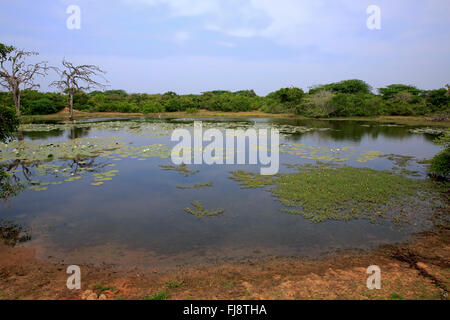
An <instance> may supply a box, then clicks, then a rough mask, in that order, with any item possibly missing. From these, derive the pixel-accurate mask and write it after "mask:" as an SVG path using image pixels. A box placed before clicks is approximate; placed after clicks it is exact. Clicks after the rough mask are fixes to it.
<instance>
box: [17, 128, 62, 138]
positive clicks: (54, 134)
mask: <svg viewBox="0 0 450 320" xmlns="http://www.w3.org/2000/svg"><path fill="white" fill-rule="evenodd" d="M63 134H64V130H60V129H55V130H50V131H23V136H24V137H25V138H28V139H30V140H38V139H45V138H58V137H61V136H63Z"/></svg>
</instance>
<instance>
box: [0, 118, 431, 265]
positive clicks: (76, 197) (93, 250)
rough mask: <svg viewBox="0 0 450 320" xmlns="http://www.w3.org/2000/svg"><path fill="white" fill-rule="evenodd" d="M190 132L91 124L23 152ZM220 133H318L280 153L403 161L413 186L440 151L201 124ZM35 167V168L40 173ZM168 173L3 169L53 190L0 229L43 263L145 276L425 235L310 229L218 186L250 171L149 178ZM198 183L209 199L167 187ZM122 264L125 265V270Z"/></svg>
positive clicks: (72, 162) (23, 205)
mask: <svg viewBox="0 0 450 320" xmlns="http://www.w3.org/2000/svg"><path fill="white" fill-rule="evenodd" d="M201 120H203V121H206V120H205V119H201ZM121 121H123V122H127V123H128V124H127V126H126V127H122V128H120V124H121ZM193 121H194V119H185V120H179V119H177V120H173V121H172V120H154V119H140V120H139V121H136V122H135V123H131V124H130V123H129V119H126V120H121V119H116V120H115V121H114V122H108V123H105V122H101V121H91V122H84V123H81V124H79V125H74V126H68V127H67V128H66V127H63V128H62V129H58V130H48V131H25V132H24V135H25V139H26V140H33V141H34V142H36V143H49V142H52V143H55V142H60V141H69V140H74V139H77V138H92V137H94V136H98V137H110V138H111V137H113V138H114V139H117V141H124V142H127V143H130V145H131V146H133V147H138V146H144V145H151V144H162V145H167V146H170V143H171V142H170V128H172V127H171V126H169V125H168V124H183V123H184V124H185V125H190V124H192V122H193ZM207 122H208V121H207ZM223 123H227V124H228V125H229V126H230V127H242V126H243V125H244V124H245V125H247V126H248V125H254V124H255V123H256V124H261V123H264V124H274V125H279V126H284V125H288V126H303V127H308V128H315V129H327V130H311V131H307V132H304V133H295V132H294V133H292V134H286V135H285V137H283V138H282V142H295V143H302V144H305V145H306V146H318V147H327V148H342V147H344V146H347V147H351V148H352V150H353V149H354V150H356V152H357V153H358V152H359V153H361V152H364V151H365V150H375V151H379V152H381V153H383V154H385V155H391V154H396V155H398V154H400V155H403V156H409V157H412V158H407V159H409V160H408V161H406V160H405V164H404V167H405V168H407V169H408V170H416V171H418V172H419V174H420V177H417V178H424V177H425V173H426V167H425V166H424V165H422V164H419V163H417V162H416V161H415V160H417V159H425V158H427V159H429V158H431V157H432V156H433V155H434V154H436V153H437V152H438V151H439V149H440V148H439V146H436V145H434V144H433V143H432V142H431V140H432V139H433V138H432V137H429V136H427V135H423V134H411V133H410V132H409V129H410V127H408V126H390V125H385V124H376V123H374V122H358V121H319V120H298V119H247V120H242V119H239V120H238V121H236V120H214V121H210V122H209V124H210V125H213V124H219V125H220V124H223ZM140 124H151V125H152V126H153V125H154V126H155V127H157V128H159V129H158V130H159V131H158V134H156V135H152V134H148V133H146V132H145V130H140ZM116 125H117V126H116ZM114 141H115V140H114ZM158 152H159V151H158ZM122 156H123V157H122ZM45 157H46V155H45ZM391 158H392V159H390V158H389V156H387V157H379V158H377V159H376V160H373V161H370V162H363V163H361V162H357V161H356V158H355V159H354V160H349V162H348V163H347V164H348V165H351V166H355V167H370V168H373V169H378V170H380V169H382V170H386V169H387V170H391V169H392V168H393V167H394V166H397V165H398V162H399V159H400V158H398V157H392V156H391ZM139 159H140V160H139ZM405 159H406V158H405ZM315 162H316V160H314V159H305V158H302V157H301V156H298V155H290V154H284V153H283V154H281V157H280V163H281V164H284V163H287V164H291V165H292V164H293V165H299V164H301V165H303V164H307V163H315ZM42 164H45V165H47V166H44V168H45V170H43V169H42ZM170 164H171V162H170V159H168V158H162V157H149V158H140V156H137V155H136V154H133V152H131V151H127V153H126V154H120V155H114V156H113V155H110V156H100V155H99V156H95V157H81V158H75V159H54V160H52V159H49V161H47V162H45V161H41V162H35V163H29V162H27V161H23V160H16V161H11V162H8V163H4V164H3V165H4V166H3V167H4V168H5V170H7V171H8V172H10V173H11V176H10V178H11V179H12V180H14V181H16V182H17V183H19V182H21V181H22V182H26V183H28V184H31V185H32V184H33V181H34V180H35V179H37V177H39V179H41V180H43V181H41V183H42V182H43V183H51V182H55V181H57V182H61V181H64V182H62V183H61V184H60V185H54V186H53V185H52V186H51V187H49V188H48V190H45V191H42V192H35V190H26V191H24V192H23V193H21V194H19V195H17V197H16V198H13V199H11V201H10V205H8V206H6V205H0V218H1V217H3V218H12V220H19V221H22V222H24V223H27V225H31V226H33V240H32V241H31V242H29V244H30V245H39V246H41V247H42V248H44V249H45V250H44V251H45V252H51V253H52V255H53V256H55V257H58V258H63V259H65V261H69V260H71V262H73V263H85V262H105V261H106V262H110V263H124V264H132V263H135V264H137V263H147V262H148V261H151V263H152V265H156V264H161V265H163V264H168V263H174V264H180V263H192V262H204V261H214V260H217V259H245V258H248V257H251V256H268V255H318V254H322V253H325V252H329V251H330V250H339V249H353V248H361V249H364V248H368V247H371V246H376V245H379V244H382V243H393V242H396V241H402V240H404V239H407V238H408V237H409V236H410V235H411V234H412V233H413V232H415V231H418V230H421V228H425V227H426V224H424V225H402V226H396V225H393V224H391V223H378V224H373V223H371V222H369V221H365V220H355V221H349V222H340V221H330V222H325V223H321V224H312V223H310V221H308V220H306V219H304V218H303V217H300V216H291V215H288V214H284V213H283V212H281V209H282V208H283V207H282V205H281V204H280V203H279V202H277V201H274V199H273V198H272V197H271V195H270V193H268V192H266V191H265V190H242V189H241V188H240V187H239V185H238V184H237V183H235V182H234V181H231V180H230V179H229V175H230V174H229V171H231V170H240V169H241V170H248V171H252V170H253V171H256V170H258V169H259V168H257V167H256V166H238V165H236V166H207V165H202V166H195V167H194V166H192V167H190V168H191V169H193V170H199V172H198V173H196V174H194V175H189V176H187V177H185V176H184V175H180V174H179V173H178V172H172V171H165V170H162V169H161V165H162V166H164V165H170ZM48 165H56V166H57V167H52V166H48ZM112 165H114V169H117V170H116V171H117V172H116V173H115V176H114V178H111V179H109V177H108V176H101V179H105V180H103V181H104V184H98V185H95V183H94V184H93V183H92V182H94V181H92V179H93V178H92V176H93V173H104V172H105V171H107V170H111V167H110V166H112ZM40 166H41V169H40V170H41V171H40V173H39V170H38V169H39V167H40ZM62 169H65V170H66V171H64V175H65V176H68V177H69V178H67V177H63V178H62V177H61V174H62ZM290 170H291V171H292V169H289V167H288V166H284V165H282V167H281V171H282V172H291V171H290ZM39 174H41V175H39ZM78 176H79V177H81V178H80V179H78V180H71V179H70V177H78ZM97 177H98V176H97ZM15 179H17V180H15ZM108 179H109V180H108ZM65 180H70V181H67V182H66V181H65ZM95 181H97V180H95ZM103 181H101V182H103ZM208 181H211V182H212V187H210V188H202V189H195V188H191V189H183V190H182V189H180V188H177V185H178V186H179V185H190V186H192V185H195V184H196V183H199V184H201V183H205V182H208ZM192 201H199V202H201V203H202V204H204V206H205V208H211V209H214V208H223V209H225V212H224V213H223V214H221V215H220V216H217V217H213V218H211V219H198V218H196V217H195V216H192V215H190V214H187V213H186V212H185V210H184V209H185V208H186V207H188V206H190V204H191V203H192ZM5 230H6V229H5ZM130 256H134V257H135V258H134V260H133V259H131V258H130ZM136 257H137V258H136ZM146 259H147V260H146ZM118 261H120V262H118Z"/></svg>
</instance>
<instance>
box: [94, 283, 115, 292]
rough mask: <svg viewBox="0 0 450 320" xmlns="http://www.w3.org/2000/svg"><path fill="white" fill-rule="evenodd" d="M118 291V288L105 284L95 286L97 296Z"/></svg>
mask: <svg viewBox="0 0 450 320" xmlns="http://www.w3.org/2000/svg"><path fill="white" fill-rule="evenodd" d="M108 290H109V291H116V288H114V287H111V286H107V285H104V284H103V283H97V284H95V285H94V291H95V292H97V294H101V293H103V292H104V291H108Z"/></svg>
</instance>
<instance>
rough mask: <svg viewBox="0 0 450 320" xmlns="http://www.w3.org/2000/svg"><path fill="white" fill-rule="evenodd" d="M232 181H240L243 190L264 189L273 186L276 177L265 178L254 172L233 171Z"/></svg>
mask: <svg viewBox="0 0 450 320" xmlns="http://www.w3.org/2000/svg"><path fill="white" fill-rule="evenodd" d="M230 179H231V180H234V181H238V182H239V183H240V185H241V188H244V189H245V188H248V189H252V188H262V187H266V186H269V185H271V184H273V181H274V180H273V179H274V176H263V175H260V174H256V173H253V172H248V171H243V170H238V171H231V177H230Z"/></svg>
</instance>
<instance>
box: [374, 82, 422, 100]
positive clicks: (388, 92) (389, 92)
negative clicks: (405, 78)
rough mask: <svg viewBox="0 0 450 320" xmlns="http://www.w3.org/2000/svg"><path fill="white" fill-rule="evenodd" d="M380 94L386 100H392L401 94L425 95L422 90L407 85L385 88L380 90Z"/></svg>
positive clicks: (393, 85) (394, 85)
mask: <svg viewBox="0 0 450 320" xmlns="http://www.w3.org/2000/svg"><path fill="white" fill-rule="evenodd" d="M378 92H379V93H380V94H381V95H382V96H383V98H385V99H392V98H394V97H395V96H396V95H397V94H398V93H400V92H407V93H409V94H411V95H414V96H418V95H420V94H422V93H423V91H422V90H420V89H417V88H416V87H414V86H409V85H405V84H391V85H389V86H387V87H385V88H380V89H378Z"/></svg>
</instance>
